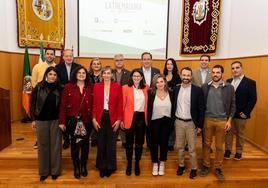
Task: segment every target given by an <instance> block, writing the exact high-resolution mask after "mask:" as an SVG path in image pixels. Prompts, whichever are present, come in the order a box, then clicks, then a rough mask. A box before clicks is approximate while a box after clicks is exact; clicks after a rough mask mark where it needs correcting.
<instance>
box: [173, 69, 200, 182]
mask: <svg viewBox="0 0 268 188" xmlns="http://www.w3.org/2000/svg"><path fill="white" fill-rule="evenodd" d="M180 76H181V81H182V83H181V84H180V85H177V86H175V87H174V90H173V92H174V93H173V96H174V97H173V99H174V102H173V108H172V117H173V119H174V120H175V132H176V145H177V147H178V149H179V166H178V170H177V175H178V176H181V175H182V174H183V173H184V171H185V164H184V154H185V151H184V150H185V147H184V146H185V143H186V142H187V143H188V147H189V154H190V161H191V172H190V176H189V177H190V178H191V179H194V178H195V177H196V176H197V156H196V136H197V134H198V133H200V132H201V130H202V128H203V123H204V116H205V101H204V95H203V91H202V89H201V88H200V87H198V86H196V85H193V84H191V80H192V70H191V68H189V67H185V68H182V69H181V73H180Z"/></svg>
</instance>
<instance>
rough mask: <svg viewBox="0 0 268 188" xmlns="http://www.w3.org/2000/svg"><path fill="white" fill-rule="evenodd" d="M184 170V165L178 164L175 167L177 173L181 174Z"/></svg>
mask: <svg viewBox="0 0 268 188" xmlns="http://www.w3.org/2000/svg"><path fill="white" fill-rule="evenodd" d="M184 171H185V167H184V166H179V167H178V169H177V175H178V176H181V175H182V174H183V173H184Z"/></svg>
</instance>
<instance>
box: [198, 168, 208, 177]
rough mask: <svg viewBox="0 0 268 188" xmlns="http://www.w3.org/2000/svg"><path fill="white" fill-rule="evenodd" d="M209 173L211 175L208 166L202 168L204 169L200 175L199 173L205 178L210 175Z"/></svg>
mask: <svg viewBox="0 0 268 188" xmlns="http://www.w3.org/2000/svg"><path fill="white" fill-rule="evenodd" d="M208 173H209V169H208V167H206V166H202V168H201V170H200V173H199V176H201V177H205V176H207V175H208Z"/></svg>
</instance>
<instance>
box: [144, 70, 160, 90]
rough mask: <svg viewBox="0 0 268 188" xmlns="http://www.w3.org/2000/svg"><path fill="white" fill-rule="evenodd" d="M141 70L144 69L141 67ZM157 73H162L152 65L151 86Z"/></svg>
mask: <svg viewBox="0 0 268 188" xmlns="http://www.w3.org/2000/svg"><path fill="white" fill-rule="evenodd" d="M141 72H142V73H143V69H142V67H141ZM156 74H160V70H159V69H157V68H154V67H151V83H150V87H152V82H153V78H154V76H155V75H156Z"/></svg>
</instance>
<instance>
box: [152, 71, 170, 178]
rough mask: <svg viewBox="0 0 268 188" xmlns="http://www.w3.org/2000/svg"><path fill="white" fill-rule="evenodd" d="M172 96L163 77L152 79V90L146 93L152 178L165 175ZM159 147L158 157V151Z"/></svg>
mask: <svg viewBox="0 0 268 188" xmlns="http://www.w3.org/2000/svg"><path fill="white" fill-rule="evenodd" d="M171 108H172V95H171V93H170V92H169V89H168V85H167V80H166V78H165V76H164V75H161V74H157V75H155V76H154V78H153V83H152V88H151V89H150V90H149V92H148V129H149V130H148V131H149V136H150V137H149V140H150V146H151V147H150V150H151V159H152V163H153V168H152V174H153V175H154V176H157V175H160V176H163V175H164V174H165V162H166V160H167V152H168V137H169V133H170V130H171ZM159 147H160V156H159V157H158V150H159Z"/></svg>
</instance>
